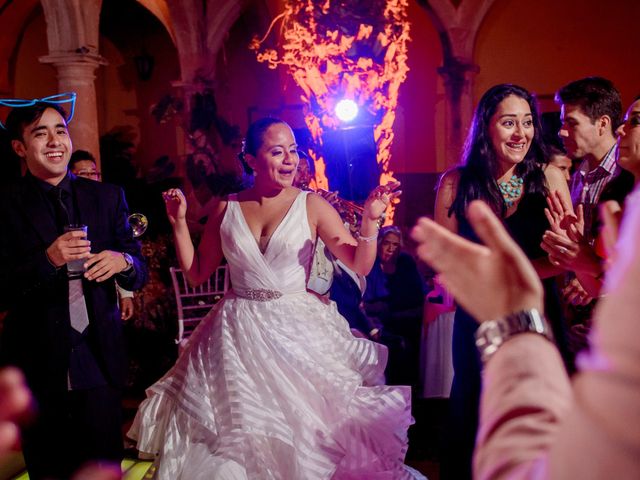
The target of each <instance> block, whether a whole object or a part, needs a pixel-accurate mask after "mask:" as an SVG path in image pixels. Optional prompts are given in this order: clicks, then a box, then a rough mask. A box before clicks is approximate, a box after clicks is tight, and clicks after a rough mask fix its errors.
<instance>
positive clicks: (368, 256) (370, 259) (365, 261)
mask: <svg viewBox="0 0 640 480" xmlns="http://www.w3.org/2000/svg"><path fill="white" fill-rule="evenodd" d="M377 239H378V225H377V221H374V220H371V219H365V218H363V219H362V224H361V226H360V236H359V238H357V239H356V240H357V242H358V243H357V245H356V247H355V252H354V258H353V265H352V266H349V268H351V270H353V271H354V272H356V273H357V274H359V275H367V274H368V273H369V272H370V271H371V268H372V267H373V264H374V262H375V261H376V254H377V251H378V243H377Z"/></svg>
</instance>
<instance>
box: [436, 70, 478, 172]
mask: <svg viewBox="0 0 640 480" xmlns="http://www.w3.org/2000/svg"><path fill="white" fill-rule="evenodd" d="M478 71H479V67H478V66H477V65H475V64H474V63H472V62H471V61H463V60H460V59H457V58H453V59H448V60H445V65H444V66H442V67H440V68H439V69H438V73H439V74H440V75H442V77H443V78H444V86H445V94H446V97H447V109H446V114H445V115H446V127H445V132H446V155H445V156H446V158H445V163H446V164H445V165H438V167H440V168H442V167H445V168H448V167H450V166H451V165H455V164H456V163H458V161H459V159H460V154H461V153H462V148H463V146H464V140H465V137H466V135H467V131H468V128H469V125H470V123H471V117H472V115H473V99H472V97H471V94H472V87H473V77H474V76H475V74H476V73H478Z"/></svg>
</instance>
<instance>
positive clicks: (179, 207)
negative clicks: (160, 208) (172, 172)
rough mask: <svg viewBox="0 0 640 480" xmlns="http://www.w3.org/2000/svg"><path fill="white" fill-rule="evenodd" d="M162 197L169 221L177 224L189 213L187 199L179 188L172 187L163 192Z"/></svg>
mask: <svg viewBox="0 0 640 480" xmlns="http://www.w3.org/2000/svg"><path fill="white" fill-rule="evenodd" d="M162 199H163V200H164V206H165V209H166V210H167V217H169V223H171V225H175V223H176V222H177V221H178V220H184V219H185V218H186V215H187V199H186V198H185V197H184V193H182V190H180V189H179V188H171V189H169V190H167V191H165V192H162Z"/></svg>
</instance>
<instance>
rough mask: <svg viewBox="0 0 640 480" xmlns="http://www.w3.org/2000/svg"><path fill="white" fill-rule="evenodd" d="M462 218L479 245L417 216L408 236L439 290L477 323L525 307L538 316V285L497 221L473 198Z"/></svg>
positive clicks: (519, 252) (539, 301)
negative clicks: (434, 276)
mask: <svg viewBox="0 0 640 480" xmlns="http://www.w3.org/2000/svg"><path fill="white" fill-rule="evenodd" d="M467 217H468V219H469V222H470V223H471V226H472V227H473V229H474V230H475V232H476V234H477V235H478V237H480V239H481V240H482V241H483V242H484V245H479V244H476V243H473V242H470V241H468V240H465V239H463V238H462V237H460V236H458V235H456V234H454V233H452V232H450V231H449V230H447V229H446V228H444V227H442V226H440V225H438V224H437V223H435V222H434V221H433V220H430V219H427V218H421V219H420V220H419V221H418V223H417V224H416V226H415V227H414V228H413V230H412V232H411V237H412V238H413V239H414V240H415V241H416V242H418V244H419V246H418V249H417V253H418V256H419V257H420V258H421V259H422V260H424V261H425V262H427V263H428V264H429V265H431V266H432V267H433V268H434V269H435V270H436V271H437V272H438V273H440V277H439V278H440V281H441V282H442V284H443V285H444V287H445V288H446V289H447V290H448V291H449V292H451V293H452V294H453V296H454V297H455V298H456V300H457V301H458V303H459V304H460V305H461V306H462V307H463V308H464V309H466V310H467V311H469V312H470V313H471V314H472V315H473V316H474V317H475V318H477V319H478V320H479V321H486V320H495V319H497V318H502V317H504V316H505V315H508V314H510V313H513V312H516V311H520V310H525V309H530V308H537V309H538V310H539V311H541V312H542V306H543V300H542V299H543V296H542V295H543V294H542V284H541V283H540V280H539V279H538V276H537V274H536V272H535V270H534V268H533V266H532V265H531V262H529V260H528V259H527V257H526V256H525V255H524V253H523V252H522V250H520V248H519V247H518V246H517V245H516V243H515V242H514V241H513V240H512V239H511V237H510V236H509V234H508V233H507V231H506V230H505V229H504V227H503V226H502V224H501V223H500V220H498V218H497V217H496V216H495V214H494V213H493V212H492V211H491V209H490V208H489V207H488V206H487V205H486V204H485V203H484V202H481V201H478V200H476V201H474V202H472V203H471V204H470V205H469V208H468V211H467Z"/></svg>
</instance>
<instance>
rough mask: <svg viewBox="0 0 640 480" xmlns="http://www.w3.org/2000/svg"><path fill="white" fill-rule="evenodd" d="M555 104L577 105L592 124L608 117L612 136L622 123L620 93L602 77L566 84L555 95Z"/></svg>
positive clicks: (587, 78) (582, 79)
mask: <svg viewBox="0 0 640 480" xmlns="http://www.w3.org/2000/svg"><path fill="white" fill-rule="evenodd" d="M556 102H558V103H561V104H563V105H578V106H579V107H581V108H582V110H583V112H584V114H585V115H586V116H588V117H589V118H590V119H591V122H593V123H595V121H596V120H597V119H598V118H600V117H602V116H604V115H607V116H609V118H610V119H611V133H612V134H613V135H614V136H615V131H616V129H617V128H618V127H619V126H620V123H621V122H622V100H621V99H620V92H619V91H618V89H617V88H616V87H615V86H614V85H613V83H612V82H611V81H610V80H607V79H606V78H603V77H586V78H581V79H580V80H576V81H573V82H571V83H568V84H567V85H565V86H564V87H562V88H561V89H560V90H558V92H557V93H556Z"/></svg>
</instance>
